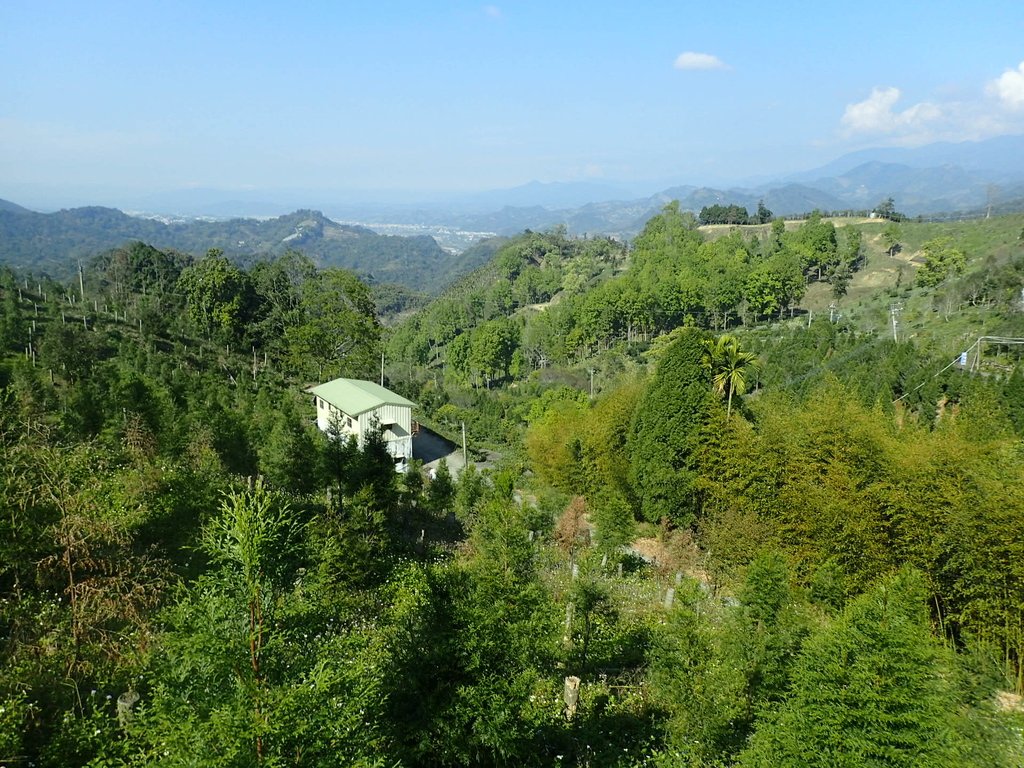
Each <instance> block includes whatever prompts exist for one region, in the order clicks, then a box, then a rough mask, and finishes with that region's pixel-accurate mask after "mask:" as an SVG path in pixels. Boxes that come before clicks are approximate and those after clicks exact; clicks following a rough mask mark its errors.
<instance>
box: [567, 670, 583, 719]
mask: <svg viewBox="0 0 1024 768" xmlns="http://www.w3.org/2000/svg"><path fill="white" fill-rule="evenodd" d="M563 696H564V698H565V719H566V720H572V718H573V716H574V715H575V714H576V705H577V704H578V703H579V700H580V679H579V678H578V677H576V676H575V675H569V677H567V678H565V692H564V694H563Z"/></svg>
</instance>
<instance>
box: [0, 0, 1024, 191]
mask: <svg viewBox="0 0 1024 768" xmlns="http://www.w3.org/2000/svg"><path fill="white" fill-rule="evenodd" d="M829 5H832V6H834V7H831V8H829V7H826V6H829ZM0 68H2V71H3V72H4V77H3V78H2V80H0V197H3V198H7V199H13V200H15V201H19V202H20V201H25V202H26V203H32V202H36V201H41V200H43V199H48V198H49V199H55V200H59V201H60V202H61V204H83V203H88V202H99V203H105V204H116V203H117V202H118V201H119V200H120V199H122V198H128V197H131V196H133V195H136V196H137V195H139V194H144V193H147V192H153V191H161V190H174V189H183V188H190V187H212V188H219V189H226V190H280V189H288V190H308V191H309V193H310V195H317V194H327V193H329V192H334V191H344V190H358V191H365V192H367V193H369V194H373V195H376V196H377V197H378V198H381V199H385V198H386V197H387V195H388V194H390V193H392V192H398V191H404V192H406V193H408V192H412V193H413V194H422V195H424V196H427V195H430V194H433V193H437V192H452V191H463V190H465V191H470V190H480V189H492V188H502V187H511V186H515V185H519V184H523V183H526V182H528V181H531V180H539V181H545V182H550V181H581V180H592V181H626V182H642V183H649V184H651V185H652V188H651V191H654V190H655V189H657V188H659V187H663V186H668V185H669V184H682V183H692V184H718V183H723V182H726V181H733V180H738V179H744V178H749V177H752V176H758V175H767V174H777V173H785V172H795V171H800V170H805V169H808V168H812V167H814V166H816V165H820V164H822V163H824V162H827V161H829V160H832V159H834V158H835V157H837V156H839V155H841V154H843V153H845V152H848V151H851V150H854V149H859V148H863V147H867V146H888V145H913V144H921V143H927V142H930V141H936V140H951V141H962V140H969V139H981V138H987V137H990V136H994V135H1000V134H1006V133H1021V132H1024V3H1021V2H1019V0H1018V1H1017V2H977V3H964V2H962V0H961V1H960V2H920V3H918V2H900V3H896V2H891V1H890V2H886V3H876V2H859V3H842V4H839V3H836V4H829V3H814V4H810V3H785V2H783V3H748V2H733V3H717V4H715V3H691V2H679V1H677V2H672V3H661V2H648V3H637V4H626V3H602V2H590V3H574V2H560V3H552V2H543V3H541V2H521V3H512V2H497V3H495V4H482V3H474V2H448V3H445V2H434V3H422V2H419V3H415V2H385V1H381V2H376V3H342V2H335V3H330V2H322V3H302V2H293V3H288V4H285V3H281V2H276V3H265V2H259V0H251V1H250V2H245V3H242V2H229V1H225V2H217V0H205V2H191V0H185V1H179V2H173V3H172V2H161V3H145V2H143V3H139V2H123V3H118V2H105V1H104V0H95V1H94V2H89V3H83V2H45V1H44V0H34V1H33V2H24V1H23V0H6V2H4V3H2V4H0Z"/></svg>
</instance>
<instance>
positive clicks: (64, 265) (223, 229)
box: [0, 206, 450, 291]
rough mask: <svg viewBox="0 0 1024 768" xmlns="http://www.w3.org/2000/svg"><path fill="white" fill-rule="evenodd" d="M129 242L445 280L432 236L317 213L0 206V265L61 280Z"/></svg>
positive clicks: (413, 281) (421, 282) (382, 278)
mask: <svg viewBox="0 0 1024 768" xmlns="http://www.w3.org/2000/svg"><path fill="white" fill-rule="evenodd" d="M130 240H141V241H143V242H146V243H148V244H150V245H153V246H154V247H157V248H161V249H172V250H178V251H183V252H186V253H190V254H192V255H194V256H200V255H202V254H203V253H205V252H206V251H207V250H209V249H210V248H219V249H220V250H222V251H223V252H224V253H225V254H226V255H228V256H230V257H231V258H233V259H236V260H238V261H240V262H250V261H252V260H254V259H256V258H259V257H260V256H269V255H275V254H279V253H283V252H284V251H286V250H289V249H295V250H299V251H302V252H303V253H305V254H306V255H307V256H309V257H310V258H312V259H313V260H314V261H315V262H316V263H317V264H318V265H320V266H338V267H345V268H347V269H351V270H353V271H355V272H357V273H359V274H360V275H362V276H363V277H366V278H368V279H370V280H373V281H378V282H401V283H403V284H405V285H408V286H409V287H411V288H415V289H418V290H428V291H436V290H439V289H440V288H441V287H443V286H444V285H445V284H446V283H447V282H448V281H449V279H450V274H449V272H450V270H449V265H448V260H449V258H450V254H449V253H448V252H446V251H445V250H443V249H442V248H441V247H440V246H438V244H437V243H436V242H435V241H434V239H433V238H431V237H429V236H425V235H421V236H415V237H401V236H397V235H379V234H377V233H376V232H373V231H372V230H370V229H367V228H366V227H360V226H354V225H349V224H339V223H337V222H335V221H332V220H331V219H329V218H327V217H326V216H324V215H323V214H322V213H320V212H319V211H311V210H300V211H296V212H294V213H291V214H288V215H285V216H279V217H277V218H274V219H264V220H259V219H230V220H227V221H176V222H172V223H165V222H163V221H159V220H156V219H148V218H140V217H136V216H129V215H127V214H125V213H123V212H122V211H119V210H117V209H114V208H102V207H96V206H90V207H85V208H72V209H68V210H62V211H58V212H56V213H35V212H32V211H27V210H24V209H22V210H21V211H17V210H11V209H8V208H6V207H4V208H0V262H4V263H7V264H10V265H12V266H15V267H19V268H24V269H32V270H42V271H49V272H53V273H55V274H60V273H62V272H67V271H68V270H69V269H70V267H71V263H72V262H73V261H74V260H75V259H78V258H87V257H90V256H93V255H95V254H97V253H100V252H102V251H104V250H109V249H111V248H115V247H117V246H120V245H122V244H124V243H125V242H127V241H130Z"/></svg>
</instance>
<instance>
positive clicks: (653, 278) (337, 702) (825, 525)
mask: <svg viewBox="0 0 1024 768" xmlns="http://www.w3.org/2000/svg"><path fill="white" fill-rule="evenodd" d="M891 223H892V222H885V221H857V222H843V223H842V225H840V226H837V225H836V223H835V222H833V221H830V220H828V219H825V218H822V217H821V216H818V215H812V216H811V217H809V218H808V219H806V220H805V221H802V222H790V223H788V224H784V223H782V222H771V223H765V224H761V225H758V226H756V227H744V228H739V227H735V228H734V227H725V228H718V229H711V230H701V229H700V228H698V226H697V222H696V220H695V219H694V218H693V217H692V216H690V215H688V214H685V213H682V212H680V211H679V209H678V206H674V205H670V206H668V207H666V208H665V209H664V210H663V211H662V212H661V213H660V214H659V215H657V216H655V217H654V218H652V219H651V220H650V221H649V222H648V223H647V225H646V226H645V227H644V230H643V232H642V233H641V234H640V235H639V236H638V237H637V238H636V240H635V241H633V242H632V243H628V244H627V243H623V242H619V241H615V240H610V239H601V238H595V239H572V238H569V237H567V236H566V233H565V232H564V231H560V230H554V231H550V232H543V233H537V232H527V233H524V234H523V235H521V236H518V237H515V238H510V239H508V240H507V241H501V242H496V243H491V244H489V245H487V246H484V247H482V249H481V251H480V255H481V256H483V255H488V256H492V258H491V259H490V261H489V262H488V263H487V264H486V265H485V266H484V267H482V268H480V269H479V270H476V271H474V272H472V273H470V274H468V275H467V276H465V277H464V278H462V279H461V280H459V281H458V282H456V283H455V284H454V285H452V286H451V287H450V288H448V289H447V290H446V291H445V292H444V293H443V294H442V295H440V296H439V297H438V298H436V299H435V300H434V301H432V302H430V303H429V304H427V305H426V306H424V307H423V308H422V309H420V310H419V311H417V312H415V313H414V314H412V315H411V316H409V317H405V318H404V319H401V320H400V321H399V322H397V324H395V325H394V326H392V327H385V326H384V325H382V323H381V322H380V314H381V312H382V310H385V307H384V306H383V305H384V304H385V303H386V302H387V301H389V300H388V299H387V297H386V296H383V297H382V296H381V294H376V295H377V296H378V297H380V299H381V303H380V304H377V305H376V306H375V304H374V295H375V294H373V293H372V292H371V290H370V288H369V286H367V284H366V283H365V282H363V281H361V280H360V279H359V278H358V277H357V276H356V275H355V274H354V273H353V272H350V271H347V270H343V269H337V268H330V267H324V266H323V265H318V264H317V263H316V262H315V261H314V260H313V259H312V258H310V257H309V256H308V255H307V256H303V255H302V254H301V253H298V252H295V251H288V252H285V253H282V254H280V255H277V256H275V257H273V258H269V259H266V260H259V261H255V262H253V263H251V264H246V265H242V266H240V265H238V264H236V263H235V262H233V261H231V260H229V259H228V258H227V255H226V253H224V252H222V251H221V250H219V249H218V248H217V245H218V241H216V240H212V241H211V242H208V243H207V244H206V246H205V247H204V248H203V249H202V252H206V255H205V256H204V257H202V258H194V257H192V256H187V255H183V254H182V253H180V252H178V251H175V250H170V249H166V250H165V249H160V248H157V247H154V246H153V245H146V244H143V243H141V242H135V243H131V244H128V245H125V246H123V247H117V248H114V249H113V250H109V249H108V250H105V251H103V252H102V253H101V254H100V255H99V256H95V254H94V256H95V257H94V258H91V259H89V260H87V261H86V263H85V266H84V272H83V275H82V277H81V281H79V279H78V278H77V277H76V278H75V279H74V280H71V281H68V282H66V283H61V282H57V281H55V280H53V279H50V278H46V277H42V276H39V274H38V272H36V273H33V272H30V271H22V270H17V271H13V270H10V269H7V268H2V269H0V355H2V356H0V511H2V514H0V546H2V547H3V551H2V553H0V593H2V594H0V762H3V763H4V764H9V765H29V764H34V765H45V766H67V765H97V766H98V765H152V764H166V765H182V764H188V765H211V766H212V765H217V766H223V765H237V766H251V765H318V766H319V765H323V766H328V765H331V766H333V765H354V766H395V765H402V766H421V765H422V766H435V765H441V766H483V765H488V766H490V765H510V766H511V765H515V766H520V765H537V766H566V765H575V766H585V765H593V766H597V765H601V766H622V767H623V768H625V767H630V768H636V767H639V766H659V767H667V766H680V765H685V766H776V765H792V766H815V765H821V766H834V765H851V766H853V765H878V766H911V765H936V766H979V767H981V766H985V767H986V768H988V767H989V766H1015V765H1020V764H1021V761H1022V759H1024V758H1022V756H1024V742H1022V739H1021V732H1022V731H1021V729H1022V727H1024V700H1022V698H1021V695H1022V694H1024V672H1022V669H1024V665H1022V658H1021V655H1022V653H1024V491H1022V489H1024V450H1022V436H1024V366H1021V365H1020V364H1019V350H1021V349H1024V347H1020V346H1014V345H1013V344H1012V343H1011V341H1012V338H1014V337H1017V336H1024V312H1022V309H1024V307H1022V306H1021V303H1020V296H1021V290H1022V288H1024V244H1022V241H1021V239H1020V232H1021V227H1022V225H1024V222H1022V221H1021V220H1020V218H1016V219H993V220H991V221H988V222H984V221H982V222H976V223H972V224H970V225H966V224H965V225H942V227H944V228H942V227H939V228H936V226H937V225H918V224H912V223H908V222H901V223H899V224H898V225H896V226H895V227H893V228H890V226H889V225H890V224H891ZM975 224H976V226H975ZM929 227H931V228H929ZM487 249H492V250H491V252H490V253H488V250H487ZM897 302H899V303H901V304H902V305H903V308H902V309H901V310H900V311H899V314H898V319H897V323H896V325H895V331H893V327H892V325H891V322H887V321H890V320H891V318H890V314H889V313H890V305H892V304H894V303H897ZM403 306H404V305H403ZM830 306H831V310H830ZM808 310H811V311H810V312H809V311H808ZM996 333H998V334H999V335H1000V336H1001V337H1002V338H1003V339H1004V341H1003V343H1001V344H1000V343H995V342H992V343H989V344H987V345H986V346H980V345H979V346H978V347H977V348H976V350H975V351H976V353H977V354H976V357H972V358H971V361H970V364H969V365H967V366H960V365H959V364H952V365H951V364H950V363H952V362H953V361H954V360H959V353H960V351H962V349H963V348H965V347H966V345H967V344H969V343H971V342H972V341H973V340H974V339H976V338H977V337H978V336H981V335H986V334H987V335H993V334H996ZM894 336H895V338H893V337H894ZM382 352H383V353H384V375H385V379H386V383H387V384H388V386H390V387H391V388H393V389H394V390H396V391H398V392H399V393H401V394H403V395H405V396H407V397H409V398H410V399H412V400H414V401H415V402H416V403H418V404H419V406H418V410H417V411H416V413H415V415H414V418H416V419H417V420H420V421H422V422H424V423H427V424H430V425H432V426H434V427H436V428H437V429H438V430H440V431H441V432H449V433H450V434H451V435H452V436H455V434H456V433H457V432H459V431H461V428H462V426H463V425H464V426H465V428H466V433H467V439H468V448H469V454H470V458H471V459H473V458H477V459H484V458H486V462H483V461H481V462H480V463H479V466H478V467H475V466H474V462H471V463H470V466H469V467H468V468H466V469H463V470H461V471H460V472H453V471H450V469H449V467H448V465H447V464H446V463H443V462H442V463H441V464H440V465H438V466H436V468H435V469H434V470H433V471H432V472H429V473H428V472H422V471H421V467H420V466H418V464H417V463H416V462H414V463H413V466H412V467H411V468H410V471H409V472H408V473H405V474H401V473H396V472H395V471H394V469H393V463H392V461H391V459H390V456H388V455H387V453H386V450H385V449H384V446H383V442H382V440H380V439H377V438H373V439H371V440H370V441H369V442H368V444H367V445H366V446H365V447H364V448H363V449H362V450H360V449H358V448H357V447H356V446H355V445H354V444H353V443H346V442H344V441H341V440H338V439H330V438H329V437H327V436H325V435H324V434H322V433H320V432H319V431H317V430H316V429H315V427H314V424H313V417H314V411H313V407H312V405H311V404H310V402H309V396H308V395H307V394H306V393H305V391H304V390H305V388H306V387H307V386H308V385H310V384H313V383H316V382H320V381H325V380H327V379H329V378H333V377H335V376H340V375H343V376H354V377H362V378H370V379H376V378H377V377H378V376H379V375H380V366H381V353H382Z"/></svg>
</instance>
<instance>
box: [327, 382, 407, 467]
mask: <svg viewBox="0 0 1024 768" xmlns="http://www.w3.org/2000/svg"><path fill="white" fill-rule="evenodd" d="M309 392H311V393H312V394H313V399H314V405H315V406H316V425H317V426H318V427H319V428H320V429H321V430H323V431H324V432H328V431H329V430H330V428H331V424H332V423H333V424H335V425H336V428H337V429H338V431H339V432H340V433H341V435H342V436H347V435H354V436H355V438H356V441H357V442H358V444H359V447H360V448H362V447H363V443H364V441H365V439H366V435H367V434H368V433H369V431H370V430H371V429H373V428H374V427H375V426H377V427H379V428H380V430H381V432H382V434H383V436H384V441H385V443H386V444H387V447H388V451H389V452H390V453H391V455H392V456H394V457H395V469H397V470H399V471H403V472H404V471H405V468H406V466H407V465H408V463H409V460H410V459H411V458H412V431H413V430H412V409H413V406H414V405H415V403H413V402H412V401H411V400H406V399H405V398H404V397H402V396H401V395H399V394H396V393H394V392H392V391H391V390H390V389H387V388H386V387H382V386H381V385H380V384H375V383H374V382H372V381H363V380H362V379H334V380H333V381H328V382H327V383H326V384H319V385H317V386H315V387H312V388H311V389H310V390H309Z"/></svg>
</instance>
